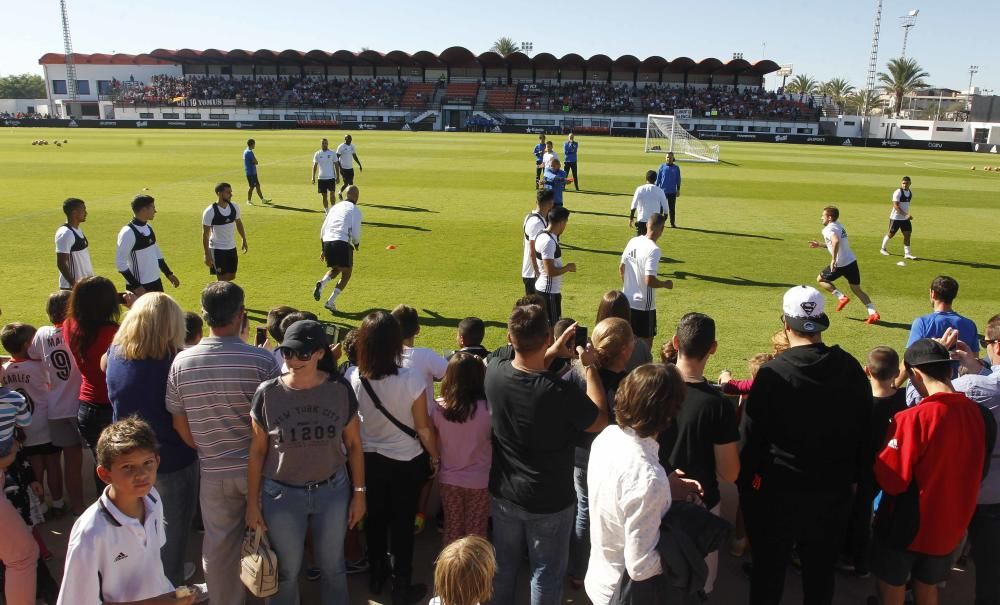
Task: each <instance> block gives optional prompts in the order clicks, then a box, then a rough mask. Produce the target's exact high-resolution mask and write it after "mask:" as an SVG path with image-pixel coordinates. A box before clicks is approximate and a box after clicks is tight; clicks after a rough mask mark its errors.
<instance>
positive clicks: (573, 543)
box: [569, 466, 590, 581]
mask: <svg viewBox="0 0 1000 605" xmlns="http://www.w3.org/2000/svg"><path fill="white" fill-rule="evenodd" d="M573 487H575V488H576V523H575V524H574V525H573V535H571V536H570V539H569V575H570V576H571V577H572V578H575V579H577V580H581V581H582V580H583V579H584V578H586V577H587V563H588V562H589V561H590V499H589V498H587V469H586V468H581V467H579V466H577V467H574V468H573Z"/></svg>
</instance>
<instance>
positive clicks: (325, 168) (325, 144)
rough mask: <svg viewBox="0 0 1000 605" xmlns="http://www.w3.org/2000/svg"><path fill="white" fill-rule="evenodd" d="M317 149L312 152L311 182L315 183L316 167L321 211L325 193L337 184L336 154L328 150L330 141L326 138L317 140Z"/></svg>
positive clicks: (325, 205)
mask: <svg viewBox="0 0 1000 605" xmlns="http://www.w3.org/2000/svg"><path fill="white" fill-rule="evenodd" d="M319 147H320V149H319V151H317V152H316V153H314V154H313V169H312V184H313V185H315V184H316V169H317V168H318V169H319V193H320V195H322V196H323V212H326V208H327V205H328V204H327V193H328V192H333V190H334V189H335V188H336V186H337V171H336V168H335V166H336V165H337V154H336V153H334V152H333V151H330V143H329V141H327V140H326V139H322V140H321V141H320V142H319Z"/></svg>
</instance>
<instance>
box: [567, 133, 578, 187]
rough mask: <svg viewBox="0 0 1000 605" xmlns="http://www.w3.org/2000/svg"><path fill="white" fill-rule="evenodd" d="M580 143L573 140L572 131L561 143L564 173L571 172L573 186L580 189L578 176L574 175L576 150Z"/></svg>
mask: <svg viewBox="0 0 1000 605" xmlns="http://www.w3.org/2000/svg"><path fill="white" fill-rule="evenodd" d="M579 147H580V144H579V143H577V142H576V141H575V140H573V133H572V132H571V133H569V136H568V137H567V139H566V142H565V143H563V160H564V161H565V162H566V164H565V168H566V174H567V175H568V174H569V173H570V172H572V173H573V187H574V188H575V189H576V190H577V191H579V190H580V177H578V176H576V152H577V149H579Z"/></svg>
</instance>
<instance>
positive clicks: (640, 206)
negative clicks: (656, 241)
mask: <svg viewBox="0 0 1000 605" xmlns="http://www.w3.org/2000/svg"><path fill="white" fill-rule="evenodd" d="M666 208H667V196H666V194H665V193H663V190H662V189H660V188H659V187H657V186H656V171H655V170H647V171H646V184H645V185H639V186H638V187H636V188H635V193H634V194H633V195H632V206H631V207H630V209H629V213H628V226H629V227H631V226H633V225H635V234H636V235H646V221H648V220H649V217H650V216H652V215H653V214H664V213H665V212H666ZM637 214H638V216H637ZM637 219H638V220H637Z"/></svg>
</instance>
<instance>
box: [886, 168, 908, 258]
mask: <svg viewBox="0 0 1000 605" xmlns="http://www.w3.org/2000/svg"><path fill="white" fill-rule="evenodd" d="M911 201H913V192H912V191H910V177H908V176H904V177H903V181H902V182H901V183H900V184H899V189H897V190H896V191H894V192H893V193H892V212H890V213H889V231H888V233H886V234H885V237H883V238H882V248H881V249H880V250H879V252H881V253H882V256H889V251H888V250H886V249H885V247H886V246H888V245H889V240H891V239H892V236H894V235H896V232H897V231H902V232H903V258H906V259H910V260H917V257H916V256H913V254H912V253H911V252H910V233H911V232H912V231H913V227H912V226H911V224H910V221H911V220H913V215H912V214H910V202H911Z"/></svg>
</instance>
